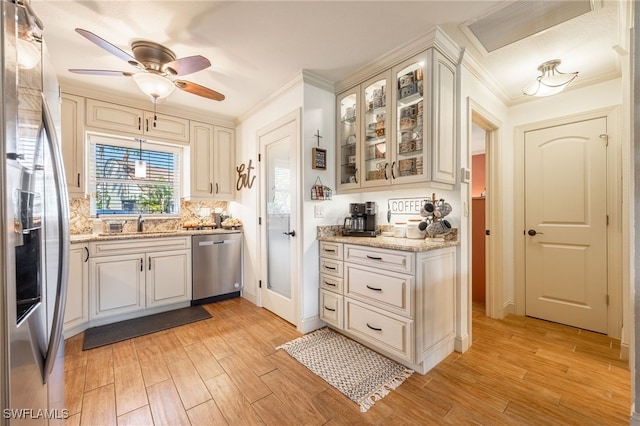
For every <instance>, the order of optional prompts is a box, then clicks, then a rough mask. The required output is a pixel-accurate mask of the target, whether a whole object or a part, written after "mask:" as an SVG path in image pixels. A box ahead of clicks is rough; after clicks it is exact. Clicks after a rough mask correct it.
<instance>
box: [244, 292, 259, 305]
mask: <svg viewBox="0 0 640 426" xmlns="http://www.w3.org/2000/svg"><path fill="white" fill-rule="evenodd" d="M242 297H243V298H244V299H247V300H248V301H249V302H251V303H253V304H254V305H256V306H258V298H257V297H256V295H255V294H251V293H247V292H246V291H243V292H242Z"/></svg>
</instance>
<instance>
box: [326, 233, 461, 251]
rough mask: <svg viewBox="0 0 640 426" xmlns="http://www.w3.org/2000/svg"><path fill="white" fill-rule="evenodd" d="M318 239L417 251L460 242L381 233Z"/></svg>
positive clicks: (435, 248) (449, 245)
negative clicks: (385, 235) (383, 234)
mask: <svg viewBox="0 0 640 426" xmlns="http://www.w3.org/2000/svg"><path fill="white" fill-rule="evenodd" d="M317 239H318V241H329V242H333V243H345V244H355V245H359V246H367V247H377V248H385V249H391V250H403V251H415V252H419V251H429V250H437V249H441V248H445V247H453V246H457V245H459V244H460V242H459V241H458V240H457V239H456V240H446V241H441V240H431V239H429V238H424V239H419V240H418V239H411V238H396V237H383V236H380V235H378V236H377V237H343V236H341V235H333V236H318V237H317Z"/></svg>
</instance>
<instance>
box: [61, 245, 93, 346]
mask: <svg viewBox="0 0 640 426" xmlns="http://www.w3.org/2000/svg"><path fill="white" fill-rule="evenodd" d="M88 281H89V249H88V248H87V245H86V244H72V245H71V249H70V250H69V284H68V287H67V303H66V304H65V309H64V326H63V329H64V331H65V332H66V331H68V330H69V329H71V328H73V327H77V326H80V325H82V324H84V323H86V322H87V321H88V320H89V295H88V290H89V283H88ZM65 337H69V336H68V335H65Z"/></svg>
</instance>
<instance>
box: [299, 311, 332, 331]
mask: <svg viewBox="0 0 640 426" xmlns="http://www.w3.org/2000/svg"><path fill="white" fill-rule="evenodd" d="M326 325H327V324H326V323H325V322H324V321H322V320H321V319H320V317H319V316H318V315H315V316H313V317H310V318H303V319H302V321H300V324H298V327H297V330H298V331H299V332H300V333H302V334H307V333H311V332H312V331H313V330H317V329H319V328H322V327H324V326H326Z"/></svg>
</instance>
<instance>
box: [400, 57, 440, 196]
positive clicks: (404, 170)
mask: <svg viewBox="0 0 640 426" xmlns="http://www.w3.org/2000/svg"><path fill="white" fill-rule="evenodd" d="M429 67H430V60H429V55H428V54H427V52H425V53H423V54H420V55H418V56H416V57H414V58H412V59H409V60H407V61H405V62H403V63H401V64H399V65H397V66H396V67H394V68H393V76H394V77H393V78H394V86H395V88H394V100H395V102H394V124H395V129H396V133H395V138H394V144H393V162H392V163H391V175H392V179H393V182H394V184H402V183H412V182H426V181H428V180H430V177H431V174H430V168H429V166H430V163H429V155H430V152H429V148H430V145H429V142H430V138H429V137H428V135H427V137H425V129H429V125H428V123H429V119H428V118H429V112H430V111H431V107H430V100H431V98H430V96H431V93H430V91H429V85H428V84H426V82H427V81H428V70H429Z"/></svg>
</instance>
